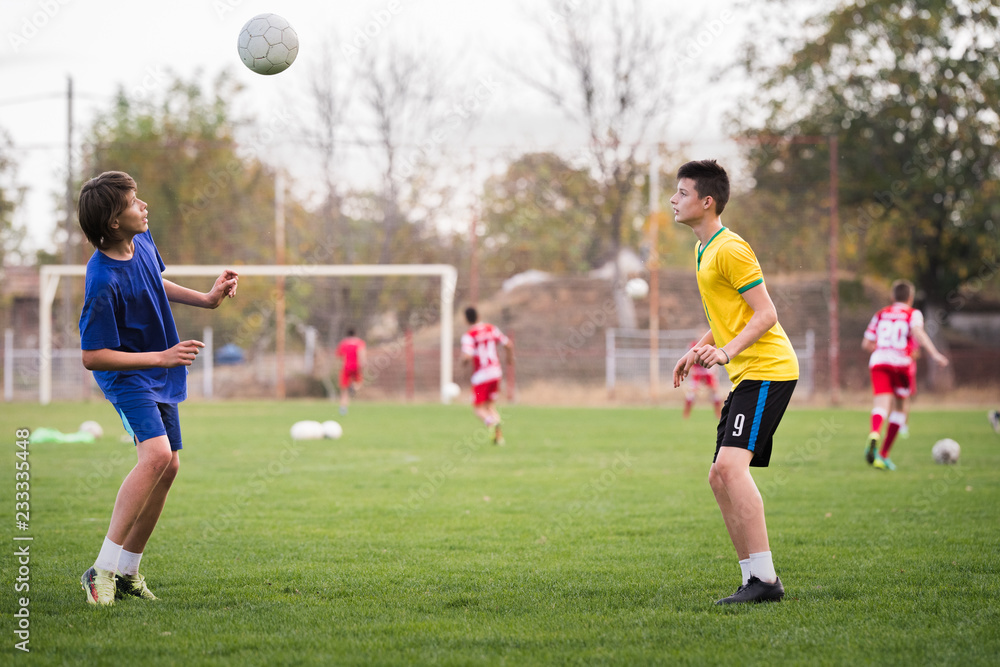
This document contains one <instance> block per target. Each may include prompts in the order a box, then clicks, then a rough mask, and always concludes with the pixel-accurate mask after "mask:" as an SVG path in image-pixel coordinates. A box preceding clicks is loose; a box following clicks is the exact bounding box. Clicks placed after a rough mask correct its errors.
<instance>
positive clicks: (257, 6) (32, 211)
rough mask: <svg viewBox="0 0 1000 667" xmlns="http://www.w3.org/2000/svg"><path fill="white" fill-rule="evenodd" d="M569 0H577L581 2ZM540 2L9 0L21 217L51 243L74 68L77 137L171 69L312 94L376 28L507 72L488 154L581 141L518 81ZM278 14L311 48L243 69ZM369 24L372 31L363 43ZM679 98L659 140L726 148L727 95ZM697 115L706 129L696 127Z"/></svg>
mask: <svg viewBox="0 0 1000 667" xmlns="http://www.w3.org/2000/svg"><path fill="white" fill-rule="evenodd" d="M649 2H650V6H651V7H656V8H657V9H656V11H657V12H658V13H659V15H660V16H661V17H662V19H663V25H664V29H665V30H667V31H668V33H669V31H670V30H671V29H676V30H677V34H676V39H677V40H678V42H679V43H685V42H691V41H692V40H693V38H694V37H695V36H696V35H695V34H692V33H691V32H690V31H689V30H688V31H684V30H682V29H681V27H682V26H683V25H684V24H683V22H682V21H680V20H678V21H677V22H676V24H674V23H672V22H671V20H670V16H671V15H672V14H671V13H672V12H673V13H676V16H678V18H679V17H681V16H684V17H688V18H691V17H693V15H692V11H699V12H704V15H705V16H706V17H709V18H710V17H712V16H716V17H718V16H720V15H721V13H722V12H727V14H726V16H727V20H726V22H725V23H724V24H717V25H716V31H715V32H716V34H713V35H711V37H712V40H711V41H712V45H711V49H708V51H710V52H711V53H713V54H714V57H715V58H716V59H719V58H724V57H725V56H726V54H727V53H729V54H731V49H730V48H728V47H735V46H736V44H737V43H738V40H739V39H741V38H742V35H741V34H740V28H741V25H744V24H745V22H746V19H747V18H748V17H744V16H741V15H739V14H738V13H735V14H734V13H732V12H731V11H730V7H731V6H732V4H733V3H731V2H726V1H725V0H703V1H702V2H700V3H697V7H696V8H695V9H692V7H691V3H687V2H679V1H677V0H649ZM565 4H566V5H567V6H573V5H574V0H566V3H565ZM539 5H541V2H538V3H527V2H523V1H520V0H511V1H509V2H508V1H503V0H493V1H492V2H485V1H482V0H374V1H369V0H361V1H355V2H335V1H334V2H331V1H330V0H282V1H281V2H275V1H274V0H269V1H268V2H263V1H261V0H171V1H169V2H167V1H165V0H164V1H159V2H154V1H146V0H140V1H134V2H124V1H120V0H3V6H2V7H3V8H2V23H0V25H2V26H3V31H2V41H0V81H2V82H3V84H4V85H3V87H2V89H0V128H3V129H4V130H6V131H7V132H9V133H10V135H11V137H12V139H13V142H14V155H15V157H16V160H17V162H18V173H17V179H18V182H19V183H20V184H21V185H24V186H27V192H26V197H27V199H26V206H25V207H23V209H22V210H21V211H20V212H19V214H18V216H17V218H16V221H17V223H18V224H20V225H24V226H25V227H27V228H29V229H30V230H31V239H32V247H47V246H48V245H49V244H50V240H51V235H52V231H53V229H55V226H56V225H57V224H58V222H59V216H60V215H61V214H60V212H59V209H58V205H57V201H58V199H59V198H60V197H61V196H62V192H63V191H64V187H63V183H64V182H65V165H66V137H67V104H66V88H67V78H68V77H72V79H73V87H74V93H75V94H74V123H73V125H74V139H75V143H76V145H77V147H78V146H79V141H80V139H81V137H82V136H83V135H84V134H85V132H86V131H87V129H88V128H89V126H90V122H91V121H92V120H93V117H94V114H95V112H96V111H98V110H106V109H108V107H109V104H110V102H111V100H112V99H113V96H114V94H115V92H116V91H117V90H118V89H119V88H124V89H125V90H126V91H130V92H132V93H133V94H135V93H138V94H143V92H144V91H150V90H151V91H154V92H155V91H157V90H158V88H157V87H158V86H163V85H166V83H167V82H169V81H170V79H171V77H170V76H169V75H168V72H169V71H171V70H173V71H174V72H177V73H180V74H181V75H182V76H183V77H185V78H187V77H191V76H194V75H195V73H196V72H199V71H200V72H202V73H203V74H204V76H205V77H206V80H207V79H208V78H210V77H211V76H213V75H215V74H217V73H218V72H219V71H221V70H223V69H226V68H228V69H230V70H231V71H232V72H233V73H234V74H235V75H236V76H237V77H238V78H239V80H240V81H241V82H242V83H243V84H245V85H246V87H247V98H246V99H247V100H248V101H247V103H252V104H255V105H260V110H261V111H262V112H264V113H265V114H266V113H267V111H268V109H267V107H268V105H278V104H280V105H283V106H284V105H289V104H292V105H295V104H300V103H304V102H306V101H307V97H306V91H307V90H308V82H309V77H310V75H311V74H313V73H314V72H315V69H316V67H317V64H318V62H319V56H320V45H322V44H324V43H326V42H330V40H333V43H334V45H335V46H336V45H338V44H339V45H340V47H341V49H342V50H347V47H349V46H351V45H360V46H361V48H373V47H374V46H375V45H377V43H378V40H379V39H386V38H390V37H391V38H393V39H399V40H400V41H403V42H409V43H413V44H417V45H424V46H430V47H432V48H433V49H434V50H436V51H437V52H438V53H440V54H441V55H442V56H444V57H446V58H450V59H454V63H455V66H456V67H460V68H462V69H463V72H464V73H463V76H465V77H467V78H468V77H470V76H471V77H472V80H479V79H480V78H482V79H484V80H489V81H500V82H501V83H502V87H501V91H500V94H498V95H493V96H491V97H490V99H489V107H488V108H487V109H485V114H484V116H483V118H482V120H481V122H480V124H479V125H478V126H477V129H476V131H475V134H474V135H473V136H472V138H471V143H472V144H473V145H472V146H471V148H474V149H475V151H476V154H477V155H479V154H482V155H484V156H486V155H491V156H499V155H510V154H512V153H516V152H527V151H529V150H545V149H552V148H555V149H561V150H566V151H572V150H574V149H573V148H572V147H571V146H572V144H574V143H577V144H578V143H579V138H578V137H579V135H578V134H576V132H575V131H574V130H573V128H572V127H569V126H568V125H567V123H566V122H565V121H564V120H563V117H562V116H561V115H559V113H558V112H556V111H555V110H553V109H551V108H550V107H549V106H548V105H547V104H545V103H544V101H543V100H542V98H541V97H540V96H539V95H537V94H536V93H534V92H533V91H531V90H530V89H528V88H527V87H525V86H524V85H523V84H519V83H518V82H517V81H515V80H513V79H512V78H511V72H510V70H509V68H507V67H505V65H504V63H505V62H509V61H511V60H512V59H526V60H527V61H530V59H531V58H544V57H545V55H546V45H545V43H544V40H543V38H542V37H541V32H540V30H539V29H538V27H537V25H536V24H535V23H533V21H532V18H531V10H530V9H529V7H532V6H539ZM269 11H276V12H277V13H279V14H281V15H282V16H284V17H285V18H286V19H287V20H288V21H289V22H290V23H291V24H292V26H293V27H294V28H295V29H296V31H297V32H298V35H299V41H300V53H299V56H298V59H297V60H296V62H295V64H294V65H293V66H292V67H291V68H290V69H288V70H287V71H285V72H283V73H281V74H279V75H276V76H270V77H265V76H260V75H256V74H254V73H252V72H250V71H249V70H247V69H245V68H244V67H243V65H242V63H241V62H240V60H239V57H238V55H237V53H236V37H237V35H238V33H239V30H240V28H241V26H242V25H243V24H244V23H245V22H246V21H247V20H248V19H249V18H250V17H252V16H253V15H255V14H258V13H263V12H269ZM363 34H367V36H368V37H369V38H370V41H368V42H365V41H363V39H364V38H363V37H361V35H363ZM344 57H345V58H349V57H350V54H347V53H345V54H344ZM681 92H684V91H681ZM682 97H686V98H688V102H686V103H685V104H684V106H683V107H682V108H681V110H680V111H681V113H679V114H678V117H677V121H676V122H675V123H674V125H673V126H672V127H671V128H669V129H668V131H667V132H666V133H665V135H666V136H664V137H662V139H663V140H664V141H667V142H675V143H680V142H686V143H693V144H694V147H693V148H692V150H694V151H701V153H700V154H698V155H695V156H694V157H709V156H715V155H716V154H719V153H722V152H724V151H725V150H727V149H725V148H723V144H724V142H723V134H722V131H721V129H719V127H718V125H719V123H718V120H719V118H720V116H721V108H720V106H718V105H715V104H712V105H708V104H706V103H705V102H704V100H702V101H696V97H695V96H691V95H682ZM720 97H723V98H724V97H725V96H720ZM692 124H696V125H697V126H698V127H699V131H698V132H696V133H695V132H692V129H691V126H692ZM576 150H577V151H578V150H579V149H578V148H577V149H576ZM75 168H77V169H79V165H75ZM76 177H77V178H78V179H79V178H80V177H81V174H76ZM293 178H294V179H296V180H300V179H303V178H307V176H306V175H303V174H293ZM671 185H672V184H667V185H665V187H670V186H671ZM307 187H308V186H307Z"/></svg>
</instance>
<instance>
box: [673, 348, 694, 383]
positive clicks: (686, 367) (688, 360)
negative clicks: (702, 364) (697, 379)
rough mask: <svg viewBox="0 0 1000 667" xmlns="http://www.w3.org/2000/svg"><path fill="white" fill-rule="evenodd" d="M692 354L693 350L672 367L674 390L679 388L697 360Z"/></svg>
mask: <svg viewBox="0 0 1000 667" xmlns="http://www.w3.org/2000/svg"><path fill="white" fill-rule="evenodd" d="M694 352H695V351H694V350H688V352H687V353H685V354H684V356H683V357H681V358H680V359H678V360H677V364H676V365H675V366H674V389H677V387H679V386H681V383H682V382H684V378H686V377H687V376H688V373H690V372H691V367H692V366H694V364H695V361H696V359H697V358H696V357H695V354H694Z"/></svg>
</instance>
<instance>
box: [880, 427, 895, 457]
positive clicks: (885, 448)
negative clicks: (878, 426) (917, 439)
mask: <svg viewBox="0 0 1000 667" xmlns="http://www.w3.org/2000/svg"><path fill="white" fill-rule="evenodd" d="M897 433H899V424H896V423H893V422H889V429H888V430H887V431H886V434H885V442H883V443H882V451H880V452H879V456H881V457H882V458H884V459H885V458H889V450H890V449H892V441H893V440H895V439H896V434H897Z"/></svg>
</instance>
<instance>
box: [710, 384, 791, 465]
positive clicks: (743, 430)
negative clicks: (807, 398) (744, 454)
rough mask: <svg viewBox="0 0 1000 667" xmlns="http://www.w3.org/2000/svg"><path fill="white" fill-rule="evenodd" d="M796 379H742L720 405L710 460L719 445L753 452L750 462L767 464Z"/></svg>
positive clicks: (716, 455) (752, 463) (713, 459)
mask: <svg viewBox="0 0 1000 667" xmlns="http://www.w3.org/2000/svg"><path fill="white" fill-rule="evenodd" d="M796 382H797V380H743V381H742V382H740V383H739V384H738V385H736V388H735V389H733V390H732V391H731V392H730V393H729V396H728V397H727V398H726V403H725V404H724V405H723V406H722V415H721V416H720V417H719V428H718V431H717V433H716V440H715V457H713V458H712V461H713V462H714V461H715V459H716V458H718V456H719V448H720V447H739V448H740V449H747V450H749V451H751V452H753V459H751V461H750V465H752V466H756V467H759V468H765V467H767V464H768V463H769V462H770V461H771V444H772V442H773V440H774V432H775V430H777V428H778V424H779V423H780V422H781V418H782V416H784V414H785V408H787V407H788V402H789V401H790V400H791V399H792V392H794V391H795V383H796Z"/></svg>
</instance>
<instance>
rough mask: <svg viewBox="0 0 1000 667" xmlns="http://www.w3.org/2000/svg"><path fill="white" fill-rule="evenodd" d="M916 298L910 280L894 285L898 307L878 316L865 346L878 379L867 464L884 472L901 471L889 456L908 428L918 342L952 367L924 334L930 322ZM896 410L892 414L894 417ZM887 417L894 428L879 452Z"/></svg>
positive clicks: (870, 325)
mask: <svg viewBox="0 0 1000 667" xmlns="http://www.w3.org/2000/svg"><path fill="white" fill-rule="evenodd" d="M913 292H914V289H913V283H911V282H909V281H907V280H897V281H896V282H894V283H893V284H892V301H893V303H892V305H891V306H886V307H885V308H883V309H882V310H880V311H878V312H877V313H875V315H874V317H872V320H871V322H869V323H868V328H867V329H866V330H865V337H864V340H863V341H862V343H861V347H862V348H864V350H865V351H866V352H871V358H870V359H869V361H868V368H869V370H870V372H871V376H872V393H874V394H875V401H874V407H872V417H871V433H869V434H868V445H867V446H866V447H865V460H866V461H868V463H869V464H870V465H873V466H875V467H876V468H880V469H882V470H895V469H896V466H895V465H894V464H893V462H892V460H891V459H889V450H891V449H892V443H893V441H894V440H895V439H896V435H897V434H898V433H899V430H900V429H901V428H903V427H904V426H905V425H906V417H907V410H908V408H909V401H910V396H911V395H912V394H913V388H914V382H915V378H914V376H913V374H911V364H912V362H913V359H912V353H913V351H914V350H915V349H916V348H917V345H916V344H914V341H916V343H917V344H919V345H920V346H923V348H924V349H926V350H927V352H928V353H929V354H930V356H931V358H932V359H933V360H934V361H936V362H937V363H938V364H939V365H941V366H947V365H948V359H947V358H946V357H945V356H944V355H943V354H941V353H940V352H938V349H937V348H936V347H935V346H934V343H933V342H932V341H931V339H930V336H928V335H927V332H926V331H924V316H923V314H921V312H920V311H919V310H916V309H915V308H914V307H913ZM890 408H891V409H892V412H889V410H890ZM887 417H888V421H889V426H888V428H887V429H886V434H885V441H884V442H882V448H881V449H880V450H879V451H878V452H876V451H875V449H876V447H878V444H879V441H880V440H881V439H882V436H881V431H882V424H883V423H884V422H885V421H886V418H887Z"/></svg>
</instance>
